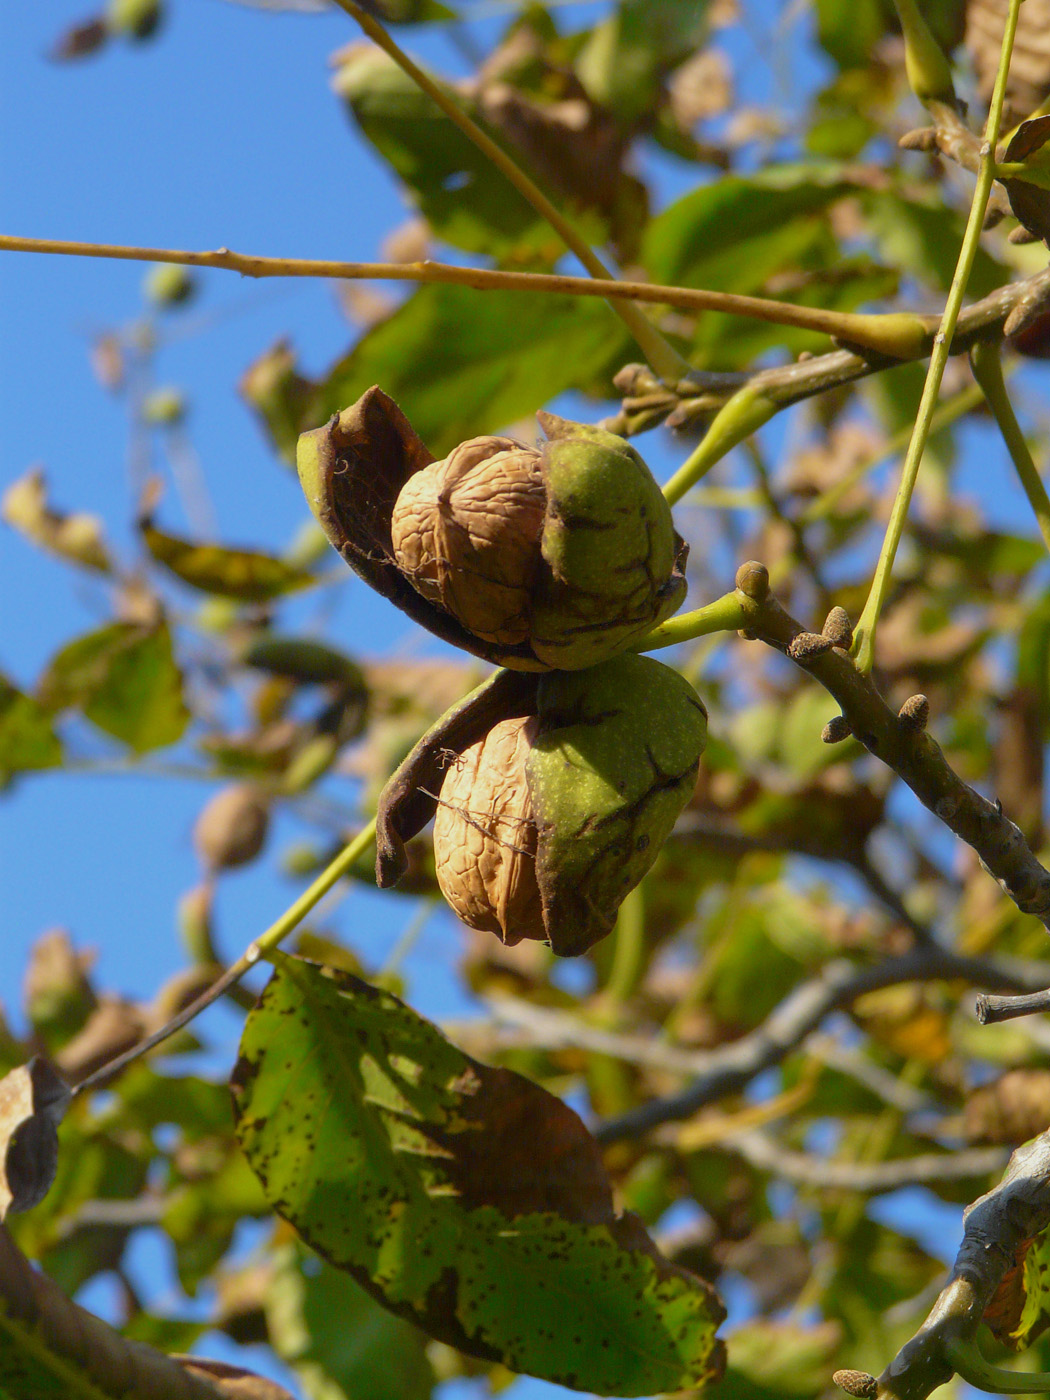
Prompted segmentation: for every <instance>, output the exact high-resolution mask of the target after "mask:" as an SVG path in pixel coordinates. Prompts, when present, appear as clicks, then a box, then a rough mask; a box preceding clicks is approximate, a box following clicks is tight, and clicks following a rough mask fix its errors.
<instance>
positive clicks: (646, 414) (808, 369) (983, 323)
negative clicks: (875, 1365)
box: [603, 268, 1050, 436]
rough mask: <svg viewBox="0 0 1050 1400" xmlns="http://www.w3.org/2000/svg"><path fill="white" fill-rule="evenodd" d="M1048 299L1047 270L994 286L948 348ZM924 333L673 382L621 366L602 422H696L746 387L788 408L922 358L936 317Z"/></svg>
mask: <svg viewBox="0 0 1050 1400" xmlns="http://www.w3.org/2000/svg"><path fill="white" fill-rule="evenodd" d="M1048 300H1050V268H1048V269H1045V270H1044V271H1043V272H1039V273H1037V274H1036V275H1035V276H1034V277H1029V278H1027V279H1025V280H1024V281H1022V282H1009V283H1007V284H1006V285H1005V286H1002V287H997V288H996V289H995V291H994V292H990V293H989V294H988V296H986V297H982V298H981V300H980V301H976V302H974V303H973V305H971V306H967V307H964V308H963V310H962V311H961V312H960V313H959V320H958V323H957V324H956V328H955V334H954V336H953V337H952V341H951V347H950V353H951V354H952V355H961V354H964V353H967V352H968V351H969V350H970V349H972V347H973V346H974V345H976V344H977V343H978V342H980V341H985V340H988V341H1001V340H1002V339H1003V338H1004V337H1005V336H1008V335H1013V334H1015V333H1016V332H1018V331H1020V330H1023V329H1024V327H1025V326H1027V325H1029V324H1030V323H1031V322H1032V321H1033V320H1034V319H1035V318H1036V317H1037V316H1038V315H1039V313H1040V311H1041V310H1043V309H1045V307H1046V303H1047V301H1048ZM921 319H922V321H923V323H924V325H925V327H926V330H925V334H924V335H923V336H922V338H921V341H920V342H919V343H917V344H916V346H914V347H913V348H912V349H911V350H909V351H908V352H907V353H899V354H897V355H896V356H894V357H892V358H891V357H888V356H880V355H874V354H872V353H871V352H870V351H869V352H868V353H866V354H860V353H857V352H856V351H854V350H849V349H843V350H832V351H829V352H828V353H827V354H824V355H813V356H809V357H807V358H805V359H799V360H796V361H795V362H794V363H792V364H789V365H777V366H775V367H773V368H771V369H763V370H759V371H758V372H757V373H756V374H748V373H746V372H733V373H709V372H706V371H700V370H697V371H694V372H693V373H692V374H691V375H689V376H688V378H686V379H683V380H680V381H679V383H678V384H676V385H674V386H670V387H669V386H668V385H666V384H662V383H661V382H660V381H659V380H658V379H657V378H656V376H655V375H653V373H652V372H651V370H649V368H648V367H647V366H645V365H625V366H624V368H623V369H622V370H620V372H619V373H618V374H617V375H616V377H615V379H614V380H613V383H614V384H615V386H616V388H617V389H618V390H619V391H620V393H621V394H622V395H623V403H622V406H621V409H620V412H619V413H617V414H615V415H614V416H613V417H611V418H608V419H606V420H605V422H604V424H603V426H604V427H606V428H608V429H609V431H610V432H614V433H621V434H623V435H624V436H630V435H631V434H634V433H640V432H644V431H646V430H647V429H649V428H654V427H656V426H657V425H658V424H660V423H666V424H667V426H668V427H669V428H688V427H693V428H695V427H698V426H700V425H702V424H706V423H707V422H709V421H710V419H712V418H713V417H714V416H715V415H716V414H717V413H718V412H719V411H720V410H721V409H722V408H724V407H725V405H726V404H727V403H728V402H729V400H730V399H732V398H733V396H734V395H735V394H737V393H738V392H739V391H740V389H741V388H743V387H744V386H745V385H747V387H748V389H749V390H750V391H751V392H752V394H753V396H754V397H756V398H758V399H760V400H763V401H766V402H768V403H769V404H770V405H771V406H772V411H774V412H779V411H780V410H781V409H784V408H790V407H791V405H792V404H796V403H801V402H802V400H803V399H808V398H812V397H813V396H814V395H816V394H822V393H824V391H825V390H827V389H835V388H839V387H840V386H842V385H845V384H852V383H854V382H855V381H856V380H858V379H864V378H866V377H867V376H868V375H869V374H876V373H878V371H879V370H882V369H885V368H886V367H887V366H888V365H890V364H894V363H897V362H898V361H901V360H922V359H925V358H926V356H927V355H928V354H929V353H930V351H931V350H932V348H933V342H934V337H935V336H936V334H937V326H938V324H939V317H937V316H928V317H923V318H921Z"/></svg>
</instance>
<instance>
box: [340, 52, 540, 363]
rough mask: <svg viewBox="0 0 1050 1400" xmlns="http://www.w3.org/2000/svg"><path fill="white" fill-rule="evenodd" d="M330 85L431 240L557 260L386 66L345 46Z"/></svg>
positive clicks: (521, 208)
mask: <svg viewBox="0 0 1050 1400" xmlns="http://www.w3.org/2000/svg"><path fill="white" fill-rule="evenodd" d="M332 81H333V86H334V88H335V90H336V92H337V93H338V95H339V96H340V97H341V98H342V99H343V101H344V102H345V103H346V104H347V107H348V109H349V111H350V112H351V114H352V115H353V117H354V118H355V120H356V121H357V124H358V126H359V127H360V128H361V131H362V132H363V133H364V135H365V136H366V137H367V138H368V140H369V141H371V142H372V144H373V145H374V146H375V148H376V150H377V151H379V153H380V155H382V156H383V157H384V158H385V159H386V160H387V161H389V162H390V164H391V166H393V168H394V170H395V171H396V172H397V174H398V175H399V176H400V177H401V179H402V180H404V181H405V183H406V184H407V185H408V186H409V189H410V190H411V191H412V194H413V196H414V200H415V203H416V205H417V207H418V208H419V211H420V213H421V214H423V215H424V217H425V218H426V220H427V222H428V223H429V224H430V226H431V227H432V228H433V230H434V232H435V233H436V234H437V235H438V237H440V238H442V239H444V240H445V241H446V242H448V243H451V244H453V245H454V246H455V247H457V248H464V249H466V250H467V251H468V252H473V253H492V254H499V253H503V252H506V251H507V250H508V249H510V248H518V249H520V247H521V246H522V245H523V244H526V243H527V244H529V245H531V246H532V247H533V249H534V251H535V250H536V249H539V248H544V247H545V248H546V251H547V255H548V257H549V258H550V260H551V261H553V260H554V259H556V258H557V257H558V256H559V253H560V252H561V249H562V244H561V241H560V239H559V238H558V236H557V235H556V234H554V233H553V232H552V230H551V229H550V227H549V226H548V225H547V224H546V222H545V221H544V220H542V219H540V218H539V216H538V215H537V214H536V212H535V210H534V209H533V208H532V206H531V205H530V204H529V203H528V202H527V201H526V200H525V199H524V197H523V196H522V195H520V194H519V193H518V192H517V190H515V189H514V188H513V186H512V185H511V184H510V183H509V182H508V181H507V179H506V177H505V176H504V175H502V174H501V173H500V172H499V171H498V170H497V169H496V167H495V166H494V165H493V164H492V162H491V161H490V160H489V159H488V157H487V156H485V155H483V154H482V152H481V151H480V150H479V149H478V148H477V146H475V145H474V143H473V142H472V141H471V140H469V139H468V137H466V136H465V135H464V134H463V133H462V132H461V131H460V130H459V129H458V127H455V126H453V124H452V122H451V121H450V120H449V118H448V117H446V116H445V114H444V113H443V112H441V111H440V110H439V109H438V108H437V107H436V106H435V104H434V102H433V100H432V99H431V98H430V97H428V96H427V94H426V93H424V92H422V91H421V90H420V89H419V88H418V87H417V86H416V84H415V83H414V82H413V81H412V79H411V78H409V77H408V75H407V74H405V73H404V72H402V70H401V69H400V68H399V67H398V66H397V64H396V63H394V61H393V59H391V58H388V57H387V55H386V54H384V53H383V52H382V51H381V50H379V49H377V48H373V47H371V46H368V47H362V46H361V45H358V44H352V45H350V47H349V48H347V49H345V50H343V51H342V53H341V54H340V55H339V56H338V66H337V68H336V74H335V77H334V78H333V80H332ZM468 105H473V104H468ZM471 115H473V116H475V118H478V117H480V113H478V112H477V111H476V110H474V111H472V113H471ZM490 134H493V135H494V134H495V133H490ZM475 295H476V294H475ZM379 382H382V383H385V382H386V381H379Z"/></svg>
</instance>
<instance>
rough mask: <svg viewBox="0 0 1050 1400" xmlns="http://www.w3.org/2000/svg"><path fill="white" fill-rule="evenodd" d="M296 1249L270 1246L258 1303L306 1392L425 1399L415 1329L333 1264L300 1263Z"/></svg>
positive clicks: (430, 1376) (429, 1379) (311, 1399)
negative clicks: (270, 1262) (271, 1266)
mask: <svg viewBox="0 0 1050 1400" xmlns="http://www.w3.org/2000/svg"><path fill="white" fill-rule="evenodd" d="M303 1253H304V1251H303V1250H302V1249H296V1248H295V1247H294V1246H291V1245H285V1246H283V1247H282V1248H281V1249H280V1250H278V1251H277V1252H276V1254H275V1257H274V1260H273V1264H274V1270H273V1273H272V1275H271V1277H270V1278H269V1280H268V1283H267V1287H266V1303H265V1306H266V1321H267V1330H268V1332H269V1336H270V1341H271V1343H272V1344H273V1348H274V1350H275V1351H276V1352H277V1355H278V1356H279V1357H281V1359H282V1360H283V1361H286V1362H287V1363H288V1364H289V1365H290V1366H292V1367H294V1369H295V1373H296V1375H297V1377H298V1379H299V1381H300V1383H301V1385H302V1388H303V1394H304V1396H306V1397H307V1400H359V1397H361V1396H364V1395H367V1396H368V1398H369V1400H429V1397H430V1393H431V1390H432V1389H433V1386H434V1373H433V1369H432V1367H431V1365H430V1362H429V1361H428V1360H427V1356H426V1345H427V1339H426V1337H425V1336H424V1335H423V1333H422V1332H421V1331H420V1330H419V1329H418V1328H417V1327H413V1326H412V1324H411V1323H409V1322H405V1321H404V1320H403V1319H402V1318H400V1317H395V1316H394V1315H393V1314H392V1313H390V1312H387V1311H386V1310H385V1309H384V1308H381V1307H380V1306H379V1304H378V1303H377V1302H376V1301H375V1300H374V1299H373V1298H371V1297H369V1295H368V1294H367V1293H366V1292H365V1290H364V1289H363V1288H362V1287H361V1286H360V1285H359V1284H357V1283H355V1282H354V1280H353V1279H352V1278H350V1277H349V1275H347V1274H345V1273H342V1272H340V1271H339V1270H338V1269H333V1268H332V1267H331V1266H330V1265H328V1264H322V1266H321V1268H320V1270H319V1271H318V1270H316V1269H310V1270H309V1271H307V1270H304V1269H303V1267H302V1265H303V1258H302V1256H303ZM311 1262H313V1263H316V1260H314V1261H311ZM395 1358H396V1364H392V1363H393V1362H394V1359H395Z"/></svg>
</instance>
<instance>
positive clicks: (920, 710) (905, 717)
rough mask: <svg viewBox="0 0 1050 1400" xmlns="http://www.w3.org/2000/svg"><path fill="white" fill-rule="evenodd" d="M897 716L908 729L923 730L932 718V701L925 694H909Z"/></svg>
mask: <svg viewBox="0 0 1050 1400" xmlns="http://www.w3.org/2000/svg"><path fill="white" fill-rule="evenodd" d="M897 718H898V719H899V720H900V722H901V723H902V724H903V725H906V726H907V728H908V729H914V730H917V731H921V730H923V729H925V728H926V725H927V724H928V723H929V719H930V702H929V700H927V698H926V696H925V695H909V697H908V698H907V700H905V702H904V704H903V705H902V706H901V707H900V710H899V711H898V712H897Z"/></svg>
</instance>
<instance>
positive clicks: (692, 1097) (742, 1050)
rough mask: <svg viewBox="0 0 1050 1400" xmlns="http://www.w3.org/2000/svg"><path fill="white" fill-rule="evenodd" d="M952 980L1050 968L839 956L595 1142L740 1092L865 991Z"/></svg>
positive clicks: (946, 957) (1015, 962) (1037, 982)
mask: <svg viewBox="0 0 1050 1400" xmlns="http://www.w3.org/2000/svg"><path fill="white" fill-rule="evenodd" d="M950 979H954V980H958V981H963V982H967V983H969V984H970V985H971V986H978V987H988V988H991V989H993V990H1006V989H1010V990H1018V989H1020V990H1024V991H1027V990H1028V989H1029V988H1032V989H1034V988H1036V987H1042V986H1046V985H1047V983H1048V982H1050V967H1048V966H1047V964H1046V963H1032V962H1028V961H1024V960H1021V959H1012V958H1010V959H1008V958H999V959H996V960H994V961H993V960H991V959H984V958H967V957H961V956H959V955H958V954H956V953H952V952H949V951H948V950H947V949H942V948H938V947H931V946H924V947H922V948H919V949H916V950H915V951H914V952H910V953H906V954H904V955H903V956H901V957H897V958H885V959H884V960H883V961H882V962H878V963H873V964H872V965H871V966H870V967H858V966H857V965H856V964H855V963H851V962H848V961H847V960H846V959H844V958H839V959H836V960H835V961H834V962H830V963H828V964H827V965H826V966H825V967H824V968H823V970H822V971H821V972H820V973H819V975H818V976H816V977H814V978H812V979H811V980H810V981H808V982H803V983H802V984H801V985H800V986H798V987H796V988H795V990H794V991H793V992H791V993H790V994H789V995H788V996H787V997H785V998H784V1000H783V1001H782V1002H781V1003H780V1005H779V1006H778V1007H777V1008H776V1010H774V1011H773V1012H771V1014H770V1015H769V1016H768V1017H767V1018H766V1020H765V1021H764V1022H763V1023H762V1025H760V1026H758V1027H756V1029H755V1030H753V1031H751V1032H750V1033H749V1034H748V1035H745V1036H742V1037H741V1039H740V1040H735V1041H733V1042H732V1043H731V1044H729V1045H722V1046H719V1048H718V1049H717V1050H707V1051H693V1052H691V1072H692V1073H693V1074H694V1075H695V1076H696V1077H695V1078H694V1079H693V1081H692V1083H690V1084H688V1085H687V1086H686V1087H685V1088H684V1089H682V1090H681V1091H680V1092H679V1093H677V1094H672V1095H669V1096H668V1097H666V1098H661V1099H651V1100H649V1102H647V1103H643V1104H639V1105H638V1107H637V1108H633V1109H631V1110H630V1111H629V1112H627V1113H624V1114H622V1115H621V1116H620V1117H619V1118H612V1119H609V1120H608V1121H607V1122H605V1123H600V1124H598V1126H597V1127H596V1128H595V1130H594V1135H595V1137H596V1138H597V1139H598V1141H599V1142H603V1143H610V1142H620V1141H622V1140H623V1139H625V1138H636V1137H639V1136H641V1135H642V1134H643V1133H646V1132H648V1131H649V1130H650V1129H651V1128H655V1127H657V1126H659V1124H661V1123H667V1122H672V1121H678V1120H681V1119H683V1118H689V1117H691V1116H692V1115H693V1114H694V1113H696V1112H698V1111H699V1110H700V1109H701V1108H705V1107H706V1106H707V1105H708V1104H710V1103H714V1102H716V1101H717V1100H718V1099H721V1098H725V1097H726V1096H727V1095H729V1094H735V1093H739V1092H740V1091H741V1090H742V1089H744V1088H746V1087H747V1085H748V1084H749V1083H750V1082H751V1080H752V1079H754V1077H755V1076H756V1075H757V1074H761V1072H762V1071H763V1070H765V1069H770V1068H771V1067H772V1066H774V1065H778V1064H780V1062H781V1061H782V1060H783V1059H785V1057H786V1056H787V1055H789V1054H790V1053H791V1052H792V1051H793V1050H794V1049H796V1047H797V1046H799V1045H800V1044H801V1043H802V1041H803V1040H804V1039H805V1038H806V1036H807V1035H809V1034H810V1032H811V1031H814V1030H816V1028H817V1027H818V1026H819V1025H820V1023H821V1022H822V1021H823V1020H824V1018H825V1017H826V1016H828V1015H830V1014H831V1012H833V1011H839V1010H842V1009H843V1008H844V1007H847V1006H849V1005H851V1004H852V1003H853V1002H854V1001H856V1000H857V998H858V997H861V996H863V995H864V994H865V993H866V992H874V991H877V990H879V989H880V988H882V987H892V986H895V985H897V984H898V983H901V982H932V981H940V980H950Z"/></svg>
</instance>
